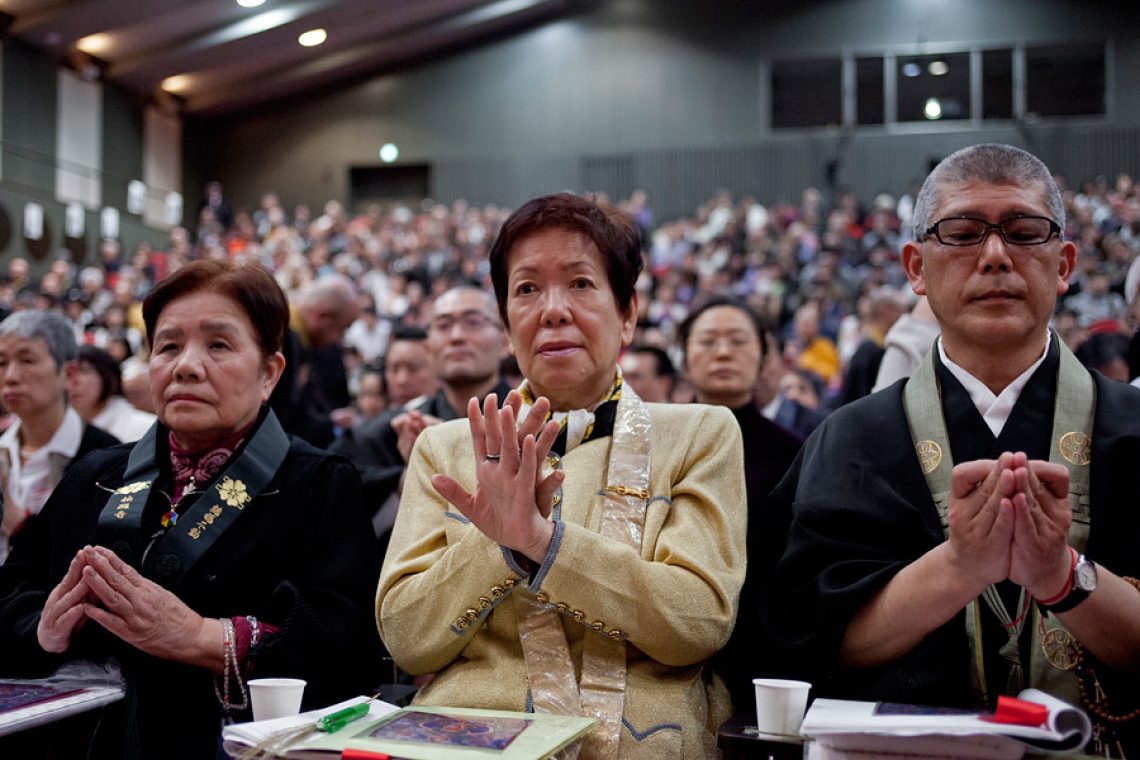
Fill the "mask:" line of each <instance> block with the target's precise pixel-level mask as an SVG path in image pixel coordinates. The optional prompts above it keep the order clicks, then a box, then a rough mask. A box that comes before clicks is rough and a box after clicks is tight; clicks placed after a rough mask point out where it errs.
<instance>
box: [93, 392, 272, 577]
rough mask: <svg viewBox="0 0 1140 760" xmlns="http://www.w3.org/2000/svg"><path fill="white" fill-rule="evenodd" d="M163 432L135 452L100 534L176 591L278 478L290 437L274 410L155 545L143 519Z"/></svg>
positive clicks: (154, 431) (153, 431)
mask: <svg viewBox="0 0 1140 760" xmlns="http://www.w3.org/2000/svg"><path fill="white" fill-rule="evenodd" d="M162 431H163V428H161V427H160V426H159V425H158V424H155V425H153V426H151V428H150V430H148V431H147V432H146V434H145V435H144V436H143V437H142V438H141V439H140V440H139V442H138V443H136V444H135V446H134V448H132V449H131V453H130V457H129V458H128V459H127V469H126V471H125V472H124V473H123V480H124V482H125V485H123V486H120V487H119V488H116V489H115V491H114V492H113V493H112V494H111V497H110V498H109V499H108V500H107V504H106V506H104V507H103V511H102V512H101V513H100V514H99V536H100V539H101V541H102V542H103V543H104V545H105V546H107V547H108V548H110V549H111V550H112V551H114V552H115V553H116V554H117V555H119V557H120V558H122V559H123V561H125V562H127V563H128V564H130V565H132V566H134V567H136V568H138V569H139V571H140V572H143V574H144V575H146V576H147V577H149V578H151V579H152V580H154V581H155V582H156V583H158V584H160V585H162V586H164V587H165V588H167V589H173V588H175V587H176V586H177V585H178V583H179V582H180V581H181V580H182V578H183V577H185V575H186V574H187V573H188V572H189V571H190V568H192V567H193V566H194V564H195V563H196V562H197V561H198V560H199V559H200V558H201V557H202V555H203V554H205V553H206V550H207V549H209V548H210V547H211V546H212V545H213V544H214V542H215V541H217V540H218V538H219V537H220V536H221V535H222V533H224V532H225V530H226V528H228V527H229V526H230V524H231V523H232V522H233V521H234V520H236V519H237V518H238V516H239V515H240V514H241V512H242V510H243V509H244V508H245V506H246V505H247V504H249V503H250V502H251V501H253V500H254V499H255V498H257V496H258V495H259V494H260V493H261V491H262V490H263V489H264V488H265V486H266V485H268V484H269V482H270V481H271V480H272V479H273V476H274V475H275V474H276V473H277V470H278V468H279V467H280V466H281V463H282V462H284V461H285V455H286V454H287V453H288V451H289V438H288V436H287V435H286V434H285V431H284V430H283V429H282V428H281V423H280V422H278V421H277V416H276V415H275V414H274V413H273V410H271V409H270V410H268V412H267V414H266V416H265V419H264V420H262V423H261V425H260V426H258V428H257V430H256V432H255V433H254V434H253V437H252V438H251V439H250V440H249V443H247V444H246V445H245V447H244V448H243V449H241V450H240V451H239V452H238V453H237V454H235V455H234V456H233V458H231V460H230V462H229V464H227V465H226V467H225V469H224V470H223V471H221V472H219V473H218V474H217V475H215V476H214V477H213V479H211V480H210V482H209V483H208V484H207V485H206V486H205V488H204V491H203V493H201V494H200V495H199V496H198V498H197V499H195V500H194V502H193V503H192V504H190V505H189V507H188V508H187V509H186V511H185V512H184V513H183V514H182V515H181V516H180V517H179V519H178V522H176V523H175V524H173V525H171V526H170V527H169V528H168V529H167V530H166V532H165V533H164V534H162V535H160V536H158V537H157V538H156V539H154V540H153V543H150V542H151V537H150V536H147V535H146V534H145V533H144V531H143V528H142V519H143V512H144V508H145V506H146V503H147V499H148V498H149V497H150V495H151V491H152V489H153V487H154V483H155V481H157V480H158V478H159V466H158V462H157V461H156V459H155V452H156V451H157V448H158V446H157V443H158V436H159V435H160V434H161V433H162ZM183 498H185V496H184V497H183ZM148 543H149V544H150V546H149V548H148V546H147V545H148Z"/></svg>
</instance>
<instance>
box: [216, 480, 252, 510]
mask: <svg viewBox="0 0 1140 760" xmlns="http://www.w3.org/2000/svg"><path fill="white" fill-rule="evenodd" d="M218 494H219V495H221V497H222V501H224V502H225V503H226V504H229V505H230V506H231V507H237V508H238V509H241V508H242V507H244V506H245V505H246V504H247V503H248V502H249V493H248V492H247V491H246V490H245V483H243V482H241V481H240V480H233V479H231V478H230V477H228V476H227V477H224V478H222V482H221V483H218Z"/></svg>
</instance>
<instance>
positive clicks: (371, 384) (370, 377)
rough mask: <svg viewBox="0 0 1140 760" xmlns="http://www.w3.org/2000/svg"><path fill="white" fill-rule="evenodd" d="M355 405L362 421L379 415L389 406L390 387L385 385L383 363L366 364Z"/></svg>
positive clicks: (357, 390)
mask: <svg viewBox="0 0 1140 760" xmlns="http://www.w3.org/2000/svg"><path fill="white" fill-rule="evenodd" d="M355 406H356V413H357V414H358V415H359V419H360V421H361V422H366V421H367V420H371V419H374V418H376V417H379V416H380V415H381V414H383V413H384V410H385V409H387V408H388V389H387V388H386V387H385V386H384V367H383V366H382V365H379V364H368V365H365V367H364V369H363V371H362V372H361V373H360V382H359V385H358V386H357V389H356V400H355Z"/></svg>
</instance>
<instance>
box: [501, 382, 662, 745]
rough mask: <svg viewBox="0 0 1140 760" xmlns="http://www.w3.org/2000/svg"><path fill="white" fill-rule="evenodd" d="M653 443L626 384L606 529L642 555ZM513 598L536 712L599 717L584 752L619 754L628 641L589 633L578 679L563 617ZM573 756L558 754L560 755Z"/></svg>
mask: <svg viewBox="0 0 1140 760" xmlns="http://www.w3.org/2000/svg"><path fill="white" fill-rule="evenodd" d="M649 441H650V420H649V409H648V407H646V405H645V403H644V402H643V401H642V400H641V399H640V398H638V397H637V394H636V393H634V391H633V389H632V388H631V387H630V386H629V385H623V387H622V389H621V398H620V399H619V400H618V406H617V414H616V417H615V420H614V430H613V435H612V438H611V440H610V458H609V464H608V469H607V474H606V488H605V505H604V507H603V510H602V530H601V533H602V535H604V536H606V537H607V538H610V539H613V540H615V541H620V542H622V543H624V544H626V545H628V546H630V547H632V548H633V549H635V550H637V551H638V552H640V550H641V542H642V537H643V533H644V530H645V510H646V506H647V503H648V496H649V490H648V489H649ZM520 592H522V593H520ZM514 596H515V605H516V609H517V611H518V615H519V637H520V640H521V641H522V645H523V653H524V656H525V658H526V663H527V677H528V679H529V682H530V689H531V703H532V705H533V707H534V709H535V711H536V712H558V713H568V714H582V715H589V716H591V717H594V718H597V720H598V725H597V726H595V727H594V729H593V730H592V731H591V732H590V733H589V734H588V735H587V736H586V738H585V740H584V741H583V743H582V745H581V750H580V751H581V756H582V757H584V758H591V760H593V759H595V758H598V759H600V758H617V756H618V746H619V745H620V742H621V728H622V714H623V711H624V708H625V686H626V643H625V641H622V640H615V639H611V638H609V637H607V636H605V635H603V634H598V633H594V632H592V631H591V632H589V633H587V634H586V637H585V638H584V640H583V649H582V675H581V679H580V682H579V683H578V684H575V683H574V666H573V662H572V661H571V659H570V654H569V647H568V645H567V643H566V635H565V632H564V630H563V628H562V620H561V616H560V615H559V614H558V612H557V611H555V609H554V607H553V606H551V605H549V604H541V603H539V602H538V601H537V600H536V599H535V598H534V595H533V594H532V593H531V592H529V591H527V590H526V589H518V590H516V592H515V595H514ZM576 756H577V753H572V755H566V754H565V752H564V753H560V754H559V757H560V758H564V757H565V758H568V757H576Z"/></svg>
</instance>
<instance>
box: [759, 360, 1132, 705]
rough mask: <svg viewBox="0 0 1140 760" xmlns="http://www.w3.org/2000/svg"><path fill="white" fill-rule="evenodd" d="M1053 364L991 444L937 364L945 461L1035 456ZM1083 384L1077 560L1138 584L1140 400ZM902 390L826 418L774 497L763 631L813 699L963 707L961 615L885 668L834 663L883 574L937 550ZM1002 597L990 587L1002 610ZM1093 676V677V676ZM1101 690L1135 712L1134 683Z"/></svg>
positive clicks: (1049, 403) (934, 521) (1042, 446)
mask: <svg viewBox="0 0 1140 760" xmlns="http://www.w3.org/2000/svg"><path fill="white" fill-rule="evenodd" d="M936 358H937V357H936ZM1057 365H1058V359H1057V349H1056V347H1055V346H1054V348H1053V349H1052V350H1051V351H1050V354H1049V356H1048V357H1047V358H1046V361H1045V362H1044V363H1043V364H1042V365H1041V367H1039V369H1038V370H1037V372H1035V373H1034V375H1033V376H1032V377H1031V379H1030V381H1029V383H1028V384H1027V385H1026V387H1025V389H1024V390H1023V391H1022V394H1021V397H1020V398H1019V399H1018V403H1017V404H1016V406H1015V407H1014V410H1013V412H1012V414H1011V415H1010V418H1009V420H1008V421H1007V423H1006V425H1005V427H1004V428H1003V430H1002V433H1001V436H999V437H998V438H997V439H996V440H995V439H994V437H993V435H992V433H991V432H990V430H989V428H988V427H987V426H986V425H985V423H984V422H983V420H982V418H981V415H980V414H979V413H978V411H977V409H976V407H975V406H974V405H973V403H972V402H971V400H970V398H969V395H968V394H967V393H966V391H965V389H964V388H963V387H962V386H961V384H960V383H958V381H957V380H956V379H955V378H954V377H953V376H952V375H951V374H950V372H949V371H948V370H947V369H946V368H944V367H942V366H941V364H940V363H939V362H937V361H936V371H937V373H938V378H939V381H940V383H941V386H942V394H943V396H942V401H943V411H944V417H945V419H946V424H947V430H948V432H949V434H950V441H951V449H952V453H953V458H954V461H955V462H965V461H968V460H971V459H978V458H994V457H996V455H997V454H999V453H1000V452H1001V451H1007V450H1010V451H1025V452H1026V453H1027V454H1028V455H1029V456H1030V457H1031V458H1046V457H1047V456H1048V447H1049V436H1050V433H1051V427H1052V410H1053V397H1054V393H1055V388H1056V371H1057ZM1093 377H1094V379H1095V382H1096V389H1097V410H1096V417H1095V421H1094V427H1093V446H1092V463H1091V470H1090V493H1091V530H1090V535H1089V543H1088V547H1087V549H1086V554H1087V555H1088V556H1089V558H1090V559H1092V560H1094V561H1095V562H1097V563H1099V564H1101V565H1103V566H1104V567H1106V568H1108V569H1110V570H1112V571H1113V572H1115V573H1116V574H1118V575H1126V576H1134V577H1135V576H1140V549H1138V547H1140V505H1138V502H1137V497H1136V494H1137V493H1140V391H1138V390H1137V389H1136V388H1132V387H1129V386H1126V385H1124V384H1122V383H1116V382H1113V381H1110V380H1107V379H1105V378H1104V377H1103V376H1101V375H1100V374H1098V373H1095V372H1094V373H1093ZM904 385H905V381H900V382H898V383H896V384H895V385H893V386H891V387H889V388H887V389H885V390H883V391H882V392H880V393H876V394H873V395H871V396H868V397H866V398H864V399H861V400H859V401H857V402H854V403H852V404H850V405H848V406H845V407H843V408H842V409H840V410H837V411H836V412H834V413H833V414H832V415H831V416H830V417H829V418H828V419H827V420H826V421H825V422H824V424H823V425H822V426H821V427H820V428H819V429H818V430H817V431H816V432H815V434H814V435H812V436H811V438H809V439H808V441H807V442H806V443H805V444H804V447H803V449H802V451H801V453H800V456H799V457H798V458H797V461H796V463H795V464H794V465H793V466H792V469H791V470H790V471H789V474H788V477H787V478H785V480H784V481H783V482H782V483H781V484H780V486H779V487H778V488H777V489H776V491H775V493H774V494H773V499H775V500H776V501H778V502H780V503H782V504H784V505H785V508H788V509H791V510H792V513H793V521H792V526H791V529H790V533H789V536H788V545H787V549H786V551H785V553H784V556H783V558H782V559H781V560H780V562H779V563H778V566H777V569H776V577H775V581H774V586H775V594H777V597H776V598H775V600H774V601H773V603H772V604H771V605H770V606H769V607H768V609H767V610H766V611H765V612H766V623H767V624H768V626H769V627H770V629H771V633H772V634H773V636H774V637H775V638H776V639H777V640H778V641H780V642H782V643H783V645H784V646H786V647H788V648H789V649H790V650H791V651H793V652H794V653H795V657H794V663H795V669H796V671H797V672H798V674H800V675H802V676H803V677H805V678H807V679H809V680H811V681H812V682H813V684H814V685H815V691H814V693H815V694H816V695H817V696H828V695H830V696H837V697H844V698H852V699H872V700H891V701H904V702H917V703H928V704H947V705H954V704H961V705H968V704H972V703H973V702H974V701H975V697H974V694H973V691H972V689H971V685H970V666H969V642H968V641H967V637H966V633H965V621H964V613H963V614H959V615H957V616H955V617H954V618H953V619H952V620H951V621H949V622H948V623H946V624H945V625H943V626H942V627H940V628H939V629H937V630H935V631H934V632H933V633H931V634H930V635H928V636H927V637H926V639H925V640H924V641H923V642H922V643H921V644H919V645H918V646H917V647H916V648H915V649H914V650H912V651H911V652H910V653H909V654H907V655H906V656H904V657H902V658H900V659H899V660H897V661H895V662H893V663H890V664H888V665H885V666H882V667H878V668H873V669H865V670H850V669H843V668H841V667H840V665H839V663H838V656H839V648H840V644H841V642H842V639H843V634H844V631H845V630H846V628H847V625H848V623H849V622H850V620H851V618H852V616H853V615H854V614H855V613H856V612H857V611H858V610H859V609H860V608H861V607H862V606H863V605H864V604H866V603H867V602H868V601H869V600H870V599H871V598H872V597H873V596H874V595H875V594H876V593H877V592H878V591H879V590H880V589H881V588H882V587H883V586H884V585H885V584H886V583H887V582H888V581H889V580H890V579H891V578H892V577H893V576H894V575H895V573H897V572H899V571H900V570H901V569H902V568H903V567H905V566H906V565H908V564H909V563H911V562H913V561H914V560H916V559H918V558H919V557H921V556H922V555H923V554H925V553H926V552H928V551H930V550H931V549H933V548H934V547H935V546H937V545H938V544H940V543H941V542H942V541H943V540H944V538H943V532H942V527H941V525H940V523H939V520H938V514H937V511H936V509H935V506H934V501H933V499H932V498H931V495H930V491H929V489H928V487H927V484H926V480H925V478H924V477H923V474H922V471H921V469H920V467H919V463H918V459H917V456H916V455H915V453H914V445H913V442H912V440H911V434H910V430H909V428H908V426H907V421H906V415H905V413H904V411H903V398H902V397H903V388H904ZM929 582H930V583H931V584H936V583H938V582H939V579H938V578H930V579H929ZM1004 585H1006V586H1007V587H1009V586H1011V585H1012V584H1008V583H1007V584H1004ZM1010 590H1011V589H1009V588H1006V589H1003V592H1006V593H1005V596H1006V597H1007V599H1008V597H1009V596H1010V594H1009V593H1008V591H1010ZM1013 599H1014V601H1013V602H1009V601H1007V607H1010V606H1013V605H1014V603H1015V601H1016V597H1015V596H1014V597H1013ZM1014 616H1016V611H1015V612H1014ZM983 621H987V622H985V623H984V629H983V640H984V648H985V650H986V653H987V661H986V667H987V676H988V680H989V681H990V682H991V684H992V683H994V682H995V678H996V676H997V675H998V674H999V672H1000V674H1001V678H1002V679H1004V672H1005V671H1004V670H1002V668H1004V665H1003V664H1002V663H1000V661H999V660H998V658H997V657H996V655H994V651H995V650H996V649H997V648H998V647H999V646H1000V645H1001V644H1003V643H1004V642H1005V636H1004V635H1002V634H1001V630H1000V625H998V624H997V623H996V619H995V618H994V616H993V615H992V614H991V613H990V612H989V611H988V610H984V611H983ZM1025 633H1028V631H1026V632H1025ZM1027 639H1028V636H1026V637H1025V640H1027ZM1023 646H1024V644H1023ZM1104 670H1105V669H1104V668H1101V669H1100V671H1098V672H1102V676H1103V675H1105V673H1103V671H1104ZM1113 676H1115V677H1113ZM1102 680H1105V681H1106V688H1107V690H1108V693H1109V696H1110V698H1111V699H1112V700H1113V707H1114V710H1116V711H1118V712H1120V711H1123V712H1126V711H1127V710H1129V709H1131V708H1132V707H1135V706H1136V704H1137V702H1138V701H1140V687H1138V684H1140V677H1136V676H1135V674H1132V675H1129V674H1108V678H1107V679H1102Z"/></svg>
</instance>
